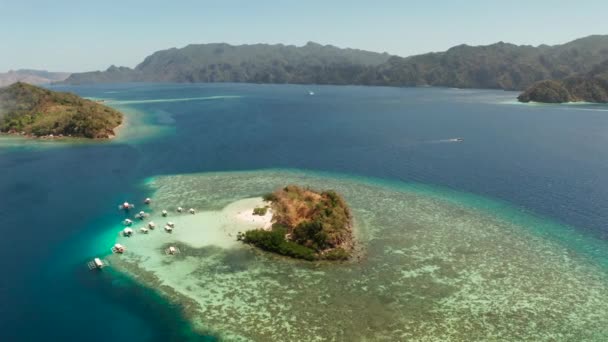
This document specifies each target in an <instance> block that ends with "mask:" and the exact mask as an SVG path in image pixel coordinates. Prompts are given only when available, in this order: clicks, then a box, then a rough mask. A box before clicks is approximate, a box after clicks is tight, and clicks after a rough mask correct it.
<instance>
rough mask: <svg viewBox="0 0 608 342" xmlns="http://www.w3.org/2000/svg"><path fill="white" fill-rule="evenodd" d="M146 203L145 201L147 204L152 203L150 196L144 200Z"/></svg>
mask: <svg viewBox="0 0 608 342" xmlns="http://www.w3.org/2000/svg"><path fill="white" fill-rule="evenodd" d="M144 203H145V204H150V203H152V200H151V199H150V197H148V198H146V199H145V200H144Z"/></svg>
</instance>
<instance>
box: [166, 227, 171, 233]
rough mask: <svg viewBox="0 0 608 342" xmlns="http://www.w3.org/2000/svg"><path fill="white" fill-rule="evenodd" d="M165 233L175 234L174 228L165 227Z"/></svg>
mask: <svg viewBox="0 0 608 342" xmlns="http://www.w3.org/2000/svg"><path fill="white" fill-rule="evenodd" d="M165 231H166V232H167V233H171V232H173V227H171V226H165Z"/></svg>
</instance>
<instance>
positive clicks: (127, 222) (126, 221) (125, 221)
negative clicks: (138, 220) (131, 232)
mask: <svg viewBox="0 0 608 342" xmlns="http://www.w3.org/2000/svg"><path fill="white" fill-rule="evenodd" d="M123 223H124V224H125V226H130V225H132V224H133V221H131V220H130V219H126V220H124V221H123Z"/></svg>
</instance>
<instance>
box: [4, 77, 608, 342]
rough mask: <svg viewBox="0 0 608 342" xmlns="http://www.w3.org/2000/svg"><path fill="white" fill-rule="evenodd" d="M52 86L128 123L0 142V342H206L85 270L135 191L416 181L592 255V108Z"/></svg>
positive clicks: (602, 160) (263, 89)
mask: <svg viewBox="0 0 608 342" xmlns="http://www.w3.org/2000/svg"><path fill="white" fill-rule="evenodd" d="M53 88H54V89H56V90H62V91H72V92H75V93H78V94H79V95H82V96H85V97H91V98H97V99H104V100H105V101H106V102H107V104H109V105H111V106H114V107H116V108H118V109H121V110H124V111H125V112H126V113H127V115H128V117H129V125H127V127H126V128H125V129H124V130H123V132H122V133H121V135H120V136H119V138H118V139H116V140H115V141H113V142H109V143H86V144H80V143H79V144H72V143H40V142H26V141H24V142H19V141H18V142H11V143H4V144H3V143H2V140H0V171H1V173H0V233H1V234H2V238H0V266H1V267H2V277H1V279H0V303H1V304H2V305H0V340H1V341H42V340H51V341H57V340H64V341H108V340H110V339H121V340H129V341H133V342H135V341H169V340H188V339H189V340H213V338H212V337H200V336H192V335H191V334H190V332H189V325H188V323H187V322H186V321H185V320H184V319H182V317H181V316H180V310H179V308H176V307H172V306H171V305H168V303H166V302H165V301H164V300H163V299H162V298H159V297H158V296H156V295H155V294H154V293H153V292H151V291H149V290H147V289H144V288H142V287H140V286H138V285H137V284H135V283H133V282H131V281H130V280H128V279H125V278H123V277H121V276H120V275H118V274H114V273H112V272H100V273H95V274H93V273H91V272H89V271H88V269H87V268H86V266H85V264H86V262H87V261H88V260H89V259H91V258H92V257H93V256H92V255H91V254H90V253H91V252H90V249H89V244H90V240H91V238H92V237H94V236H97V235H99V233H100V230H102V229H104V227H107V226H108V225H109V223H110V222H111V220H113V219H114V218H115V217H113V215H115V214H116V204H118V203H121V202H122V201H124V200H125V199H139V198H144V197H146V195H147V194H146V193H144V192H142V191H144V190H142V188H141V187H140V186H139V185H140V184H141V182H142V181H143V180H144V179H146V178H148V177H152V176H158V175H164V174H179V173H192V172H204V171H228V170H250V169H265V168H288V169H307V170H315V171H328V172H335V173H340V174H349V175H353V176H363V177H374V178H380V179H386V180H391V181H406V182H416V183H422V184H427V185H431V186H437V187H441V188H447V189H451V190H455V191H458V192H464V193H472V194H475V195H479V196H482V197H486V198H489V199H494V200H500V201H504V202H508V203H510V204H512V205H513V206H514V207H516V208H518V209H520V210H522V211H525V212H527V213H531V214H534V215H538V216H540V217H545V218H549V219H551V220H554V221H557V222H560V223H562V224H564V225H567V226H570V227H572V229H575V230H576V231H578V232H581V233H583V234H585V235H587V236H589V237H592V238H594V239H597V240H598V241H600V246H607V245H608V241H607V240H608V226H607V225H606V222H608V149H607V148H606V146H608V106H602V105H591V104H582V105H581V104H578V105H521V104H517V103H515V102H514V98H515V97H516V95H517V94H516V93H513V92H503V91H491V90H459V89H438V88H385V87H355V86H339V87H338V86H297V85H245V84H187V85H181V84H180V85H167V84H154V85H141V84H120V85H99V86H81V87H67V86H55V87H53ZM309 90H312V91H314V93H315V95H314V96H310V95H308V91H309ZM455 138H463V139H464V141H463V142H460V143H456V142H453V141H451V140H450V139H455ZM0 139H6V138H0ZM602 243H604V244H605V245H602Z"/></svg>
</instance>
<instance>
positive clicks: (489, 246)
mask: <svg viewBox="0 0 608 342" xmlns="http://www.w3.org/2000/svg"><path fill="white" fill-rule="evenodd" d="M286 184H299V185H305V186H311V187H313V188H317V189H329V188H331V189H334V190H337V191H338V192H340V193H342V194H343V195H344V196H345V198H346V200H347V201H348V203H349V204H350V206H351V208H352V210H353V214H354V217H355V228H356V236H357V240H358V242H359V245H360V246H361V247H362V248H363V249H364V250H365V253H364V257H363V258H361V259H358V260H355V261H353V262H347V263H327V262H319V263H311V262H304V261H297V260H291V259H287V258H282V257H278V256H274V255H271V254H267V253H263V252H260V251H258V250H255V249H253V248H251V247H249V246H246V245H243V244H241V243H240V242H238V241H236V232H238V231H240V230H244V229H252V228H256V227H259V226H260V225H261V224H263V222H261V221H258V222H251V221H249V220H246V219H245V220H243V219H240V218H239V213H241V215H242V213H243V212H244V211H249V210H251V208H253V207H256V206H258V205H261V204H263V202H262V201H261V198H260V196H261V195H262V194H264V193H267V192H270V191H272V190H274V189H275V188H277V187H280V186H284V185H286ZM147 186H149V187H151V188H152V189H154V191H155V193H154V195H153V203H152V205H151V206H150V208H146V210H151V211H152V217H150V218H149V219H151V220H153V221H155V222H156V224H157V228H156V229H155V230H154V231H151V232H150V233H149V234H142V233H139V232H137V230H138V228H139V227H140V226H143V224H141V223H140V222H139V221H135V224H134V225H133V228H134V230H135V231H136V232H135V234H134V236H132V237H130V238H126V237H120V236H119V235H118V232H119V231H120V229H121V228H122V227H121V226H119V225H118V224H117V225H116V226H115V227H112V228H109V229H114V230H116V233H117V235H116V236H117V238H116V242H120V243H121V244H124V245H125V246H126V247H127V248H128V250H127V252H126V253H124V254H123V255H113V256H110V257H109V259H110V260H111V263H112V266H113V267H114V268H116V269H118V270H119V271H123V272H125V273H126V274H128V275H130V276H132V277H133V278H134V279H136V280H137V281H138V282H141V283H142V284H144V285H146V286H149V287H151V288H154V289H156V290H158V291H159V292H160V293H161V294H162V295H164V296H166V297H167V298H168V299H169V300H171V301H173V302H176V303H179V304H180V305H181V307H182V309H183V311H184V313H185V315H186V316H187V317H189V318H190V319H191V320H192V322H193V324H194V325H195V326H196V327H197V329H199V330H200V331H201V332H204V333H212V334H216V335H219V336H220V337H222V338H223V339H228V340H232V339H243V340H272V341H299V340H307V341H312V340H318V341H325V340H349V341H351V340H352V341H360V340H374V341H377V340H386V341H402V340H417V341H446V340H490V341H498V340H529V341H557V340H559V341H566V340H576V341H580V340H598V341H601V340H606V339H607V338H608V276H607V272H606V269H605V267H603V266H601V265H599V263H596V262H595V260H593V259H590V257H588V256H587V255H586V254H585V253H581V251H580V250H577V249H576V248H574V247H572V246H568V245H565V244H563V243H560V242H557V241H554V240H553V239H551V238H548V237H546V236H544V235H543V234H542V233H539V232H538V231H537V229H536V225H538V224H539V220H538V219H537V218H527V217H526V216H525V214H521V216H520V217H518V218H517V220H509V219H507V217H508V215H494V214H492V213H491V212H488V211H484V210H480V209H476V208H474V207H473V206H471V205H468V204H467V203H464V202H463V201H464V200H463V199H459V198H442V197H441V196H438V195H437V194H432V193H425V191H420V189H414V188H412V189H409V188H408V186H407V185H403V186H400V187H399V188H397V187H391V186H390V185H387V184H379V183H374V182H371V181H366V180H364V179H355V178H348V177H338V176H329V175H319V174H312V173H304V172H295V171H293V172H292V171H274V170H272V171H256V172H231V173H210V174H193V175H178V176H163V177H159V178H154V179H150V180H149V182H148V183H147ZM463 198H465V197H463ZM459 201H460V202H459ZM461 202H462V203H461ZM177 206H182V207H184V208H190V207H193V208H196V209H197V213H196V214H195V215H190V214H187V213H183V214H177V213H175V212H174V210H173V208H176V207H177ZM497 208H500V207H499V206H498V207H497ZM162 209H167V210H170V211H171V212H170V215H169V217H167V218H162V217H160V211H161V210H162ZM138 210H139V208H137V211H138ZM495 210H499V209H495ZM504 210H512V209H509V208H505V209H504ZM497 214H499V213H497ZM149 219H147V220H146V221H144V222H147V221H148V220H149ZM119 220H120V218H119V217H118V215H117V222H119ZM260 220H261V219H260ZM167 221H172V222H174V223H175V229H174V231H173V233H171V234H169V233H166V232H165V231H163V226H164V224H165V222H167ZM515 222H517V223H515ZM555 229H564V230H566V229H569V228H567V227H560V226H558V225H555ZM169 246H175V247H177V248H178V249H179V251H180V252H179V253H178V254H177V255H166V254H165V253H164V251H165V249H166V248H168V247H169ZM109 247H110V246H108V248H109Z"/></svg>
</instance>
